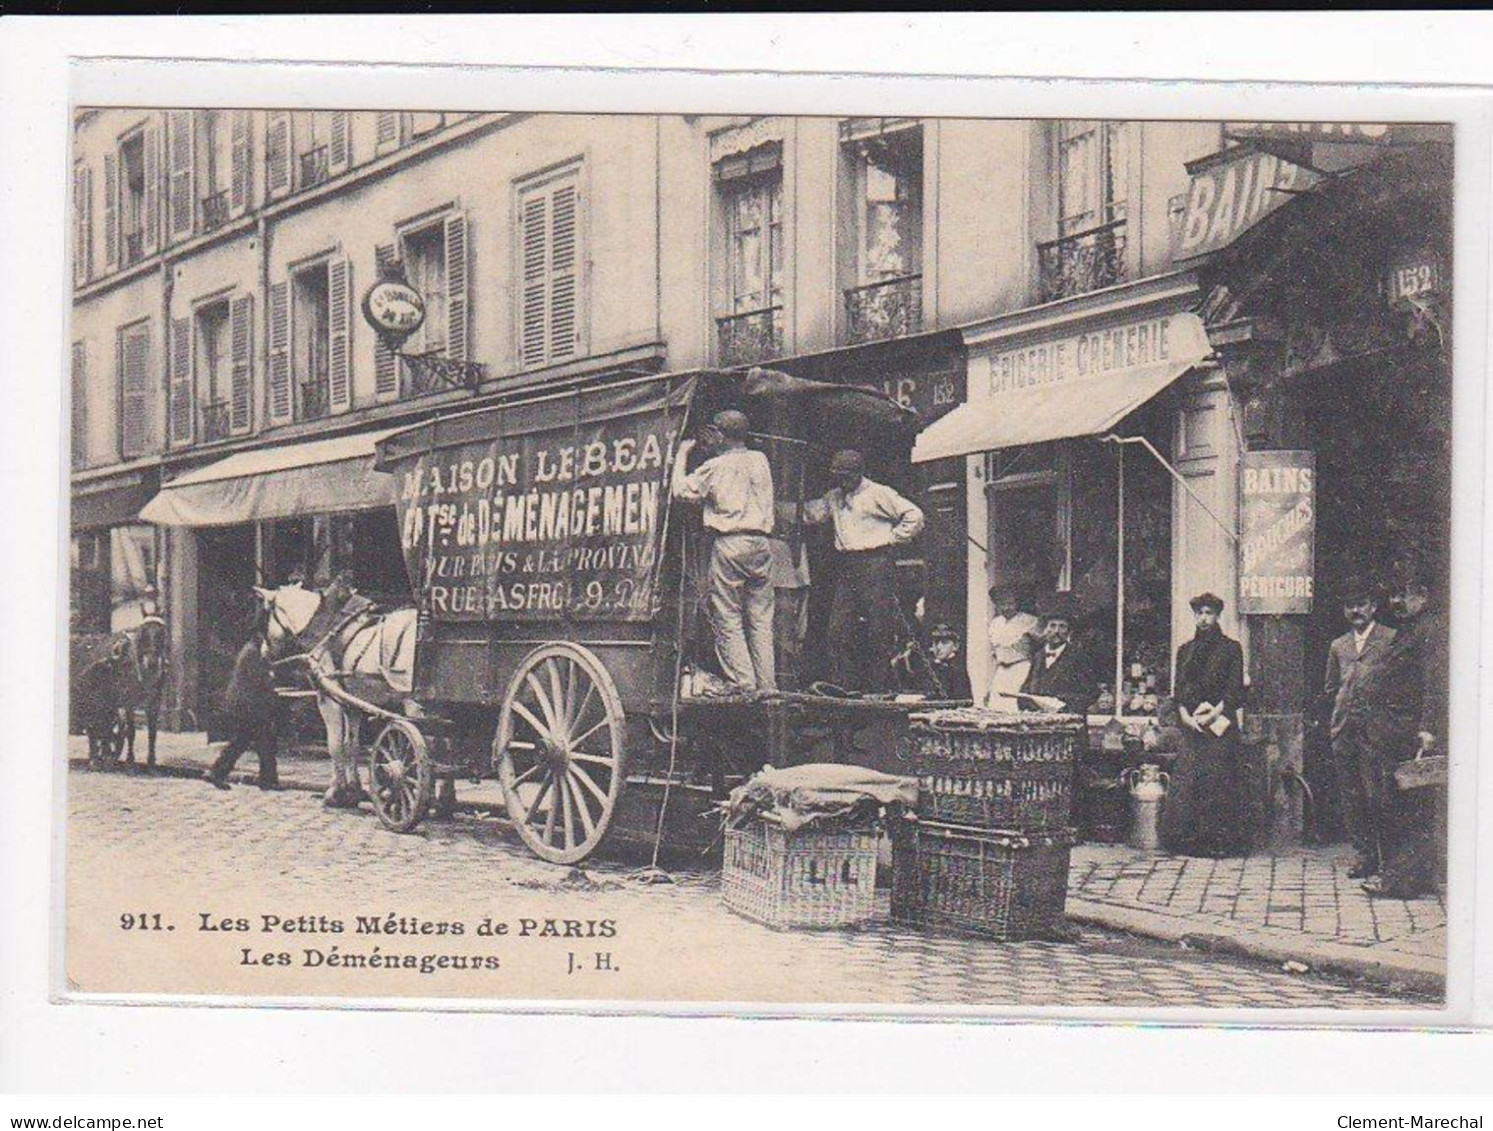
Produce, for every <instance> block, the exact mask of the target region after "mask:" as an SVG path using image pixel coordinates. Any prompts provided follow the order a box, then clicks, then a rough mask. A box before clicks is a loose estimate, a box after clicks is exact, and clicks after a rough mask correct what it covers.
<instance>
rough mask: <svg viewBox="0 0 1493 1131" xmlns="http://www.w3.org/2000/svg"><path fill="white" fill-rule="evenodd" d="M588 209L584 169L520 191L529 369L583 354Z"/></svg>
mask: <svg viewBox="0 0 1493 1131" xmlns="http://www.w3.org/2000/svg"><path fill="white" fill-rule="evenodd" d="M583 207H584V201H583V199H582V178H581V167H580V165H578V164H577V165H572V166H570V167H569V168H567V169H565V170H562V171H560V172H558V173H556V174H554V175H553V176H549V177H545V178H543V179H541V180H538V181H534V182H531V183H529V184H526V185H522V186H520V188H519V197H518V225H519V240H518V243H519V256H520V263H519V276H520V280H521V284H522V292H521V295H520V304H519V327H518V341H519V357H520V362H521V365H522V367H523V368H525V369H534V368H538V367H541V366H545V365H553V364H556V363H558V362H561V361H566V360H569V359H570V358H574V357H578V356H580V355H581V353H582V352H583V348H584V347H583V343H584V340H585V325H586V302H585V295H584V291H583V288H584V279H583V278H582V270H583V265H584V263H585V251H584V247H583V235H584V232H583V224H582V219H583V212H582V210H583Z"/></svg>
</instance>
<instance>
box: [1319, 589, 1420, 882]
mask: <svg viewBox="0 0 1493 1131" xmlns="http://www.w3.org/2000/svg"><path fill="white" fill-rule="evenodd" d="M1340 597H1341V600H1342V604H1343V617H1344V619H1346V620H1347V622H1348V631H1347V632H1345V633H1343V634H1342V635H1341V636H1339V637H1338V638H1337V639H1336V640H1334V641H1333V642H1332V646H1331V647H1330V648H1329V649H1328V652H1327V678H1326V681H1325V686H1324V688H1323V698H1324V700H1325V701H1326V702H1327V703H1329V704H1331V714H1330V722H1329V731H1328V732H1329V734H1330V735H1331V738H1332V764H1333V771H1334V775H1335V776H1336V778H1337V786H1338V790H1339V792H1340V793H1341V794H1342V806H1343V821H1344V823H1345V824H1346V825H1347V832H1348V839H1349V840H1350V841H1352V843H1353V850H1354V853H1355V858H1354V861H1353V865H1352V867H1351V868H1350V869H1349V872H1348V875H1349V876H1351V877H1353V878H1354V879H1363V878H1365V877H1368V876H1373V875H1377V874H1378V872H1379V870H1380V868H1381V866H1382V863H1383V861H1382V850H1383V836H1382V825H1383V822H1384V819H1385V814H1386V807H1387V805H1388V802H1389V796H1388V794H1387V793H1386V790H1387V789H1393V788H1394V786H1393V783H1392V782H1390V781H1388V780H1387V779H1388V773H1389V769H1388V768H1389V767H1393V765H1394V763H1395V761H1396V759H1397V754H1398V752H1397V751H1396V750H1395V746H1396V744H1397V743H1396V740H1397V739H1398V738H1399V737H1400V735H1401V730H1402V728H1401V727H1399V726H1398V725H1396V720H1395V719H1394V717H1393V715H1392V714H1391V712H1390V710H1389V707H1390V700H1391V698H1392V697H1391V695H1390V688H1391V685H1392V683H1393V678H1394V669H1393V665H1392V663H1391V659H1392V655H1393V646H1394V641H1395V630H1394V629H1392V628H1390V627H1389V626H1387V625H1383V624H1380V623H1379V600H1380V594H1379V588H1378V586H1377V585H1375V584H1374V583H1373V582H1372V581H1371V580H1370V579H1368V578H1366V577H1350V578H1348V579H1347V580H1346V581H1345V582H1344V583H1343V585H1342V586H1341V587H1340Z"/></svg>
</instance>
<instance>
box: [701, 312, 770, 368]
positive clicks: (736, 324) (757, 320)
mask: <svg viewBox="0 0 1493 1131" xmlns="http://www.w3.org/2000/svg"><path fill="white" fill-rule="evenodd" d="M715 328H716V336H717V340H718V344H719V349H718V350H717V352H718V354H719V356H720V363H721V364H722V365H725V366H730V365H750V364H752V363H753V362H757V361H766V360H768V359H769V358H774V357H782V356H783V308H782V307H781V306H769V307H766V308H764V309H762V310H748V311H746V312H745V313H743V314H732V315H729V316H727V317H725V318H717V319H716V320H715Z"/></svg>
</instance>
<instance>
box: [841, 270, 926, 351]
mask: <svg viewBox="0 0 1493 1131" xmlns="http://www.w3.org/2000/svg"><path fill="white" fill-rule="evenodd" d="M922 328H923V277H922V276H921V275H903V276H902V277H900V278H897V279H883V280H882V281H881V282H879V283H870V284H868V285H866V286H864V287H851V288H850V289H849V290H847V291H846V292H845V342H846V344H847V345H855V344H856V343H857V342H874V341H877V340H879V339H881V338H905V337H906V336H907V335H908V334H916V333H917V332H918V331H919V330H921V329H922Z"/></svg>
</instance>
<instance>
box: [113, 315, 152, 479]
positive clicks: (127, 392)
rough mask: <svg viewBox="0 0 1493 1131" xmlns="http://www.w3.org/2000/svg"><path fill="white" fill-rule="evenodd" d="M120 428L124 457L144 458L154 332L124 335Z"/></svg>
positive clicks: (148, 419)
mask: <svg viewBox="0 0 1493 1131" xmlns="http://www.w3.org/2000/svg"><path fill="white" fill-rule="evenodd" d="M121 337H122V339H123V341H122V344H121V347H120V351H119V353H120V367H121V369H122V370H123V373H122V376H121V381H120V394H121V395H120V399H121V402H122V403H121V406H120V409H121V411H120V427H121V431H122V436H121V440H122V443H123V445H124V455H125V458H126V459H128V458H130V457H132V456H138V455H143V454H144V453H145V452H146V451H147V450H148V448H149V445H150V433H151V426H150V424H151V422H150V417H151V413H150V331H149V330H140V329H135V330H131V331H128V332H126V333H123V334H122V335H121Z"/></svg>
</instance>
